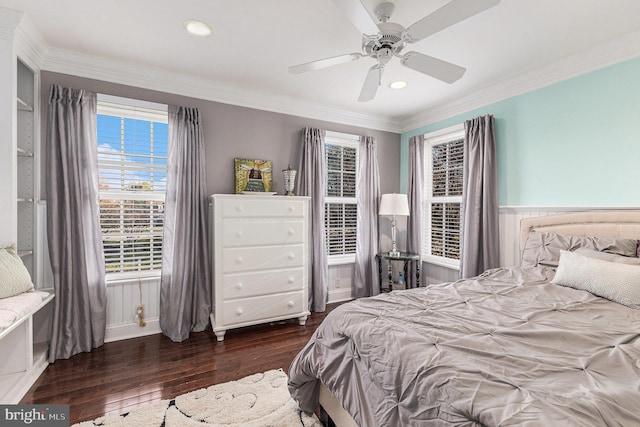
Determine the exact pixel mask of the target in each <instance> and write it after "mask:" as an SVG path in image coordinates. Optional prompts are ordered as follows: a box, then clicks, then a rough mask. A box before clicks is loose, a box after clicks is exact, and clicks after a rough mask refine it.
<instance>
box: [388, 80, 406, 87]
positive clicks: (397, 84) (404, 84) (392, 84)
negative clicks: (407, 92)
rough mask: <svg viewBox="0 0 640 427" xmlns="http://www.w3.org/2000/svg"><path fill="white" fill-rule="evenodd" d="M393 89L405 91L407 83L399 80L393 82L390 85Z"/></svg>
mask: <svg viewBox="0 0 640 427" xmlns="http://www.w3.org/2000/svg"><path fill="white" fill-rule="evenodd" d="M389 87H390V88H391V89H403V88H405V87H407V82H403V81H402V80H398V81H397V82H393V83H391V84H390V85H389Z"/></svg>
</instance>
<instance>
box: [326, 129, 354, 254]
mask: <svg viewBox="0 0 640 427" xmlns="http://www.w3.org/2000/svg"><path fill="white" fill-rule="evenodd" d="M325 161H326V166H327V185H326V188H327V189H326V197H325V216H324V220H325V233H326V245H327V254H328V256H329V257H333V258H334V259H337V258H338V257H341V256H345V255H347V256H353V255H354V254H355V252H356V230H357V227H356V225H357V221H358V209H357V200H356V191H357V188H356V187H357V186H356V178H357V165H358V137H357V136H356V135H328V136H327V137H326V139H325Z"/></svg>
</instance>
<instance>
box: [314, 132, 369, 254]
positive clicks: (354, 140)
mask: <svg viewBox="0 0 640 427" xmlns="http://www.w3.org/2000/svg"><path fill="white" fill-rule="evenodd" d="M324 144H325V146H326V145H327V144H331V145H341V146H343V147H348V148H355V150H356V194H358V176H357V174H358V168H359V167H360V136H359V135H354V134H350V133H342V132H333V131H327V133H326V134H325V140H324ZM327 203H355V204H356V205H357V203H358V200H357V197H328V196H325V198H324V204H325V205H326V204H327ZM323 220H324V218H323ZM325 233H326V231H325ZM325 238H326V234H325ZM355 262H356V254H355V253H353V254H345V255H328V254H327V264H328V265H343V264H355Z"/></svg>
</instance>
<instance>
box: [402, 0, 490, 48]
mask: <svg viewBox="0 0 640 427" xmlns="http://www.w3.org/2000/svg"><path fill="white" fill-rule="evenodd" d="M498 3H500V0H452V1H451V2H450V3H447V4H445V5H444V6H442V7H441V8H440V9H438V10H436V11H435V12H433V13H432V14H431V15H428V16H426V17H424V18H422V19H421V20H419V21H418V22H416V23H415V24H413V25H411V26H410V27H409V28H407V29H406V31H405V34H406V35H407V36H408V38H409V41H411V42H417V41H419V40H422V39H424V38H425V37H428V36H430V35H432V34H435V33H437V32H438V31H441V30H444V29H445V28H447V27H450V26H451V25H453V24H457V23H458V22H460V21H464V20H465V19H467V18H469V17H471V16H473V15H477V14H478V13H480V12H482V11H484V10H487V9H489V8H491V7H493V6H496V5H497V4H498Z"/></svg>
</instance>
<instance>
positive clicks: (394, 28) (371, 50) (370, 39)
mask: <svg viewBox="0 0 640 427" xmlns="http://www.w3.org/2000/svg"><path fill="white" fill-rule="evenodd" d="M378 28H379V29H380V36H379V37H378V36H367V35H365V36H363V37H362V51H363V52H364V54H365V55H372V54H373V55H374V56H375V53H376V52H378V51H379V50H380V49H389V50H391V51H392V52H393V53H396V54H397V53H400V51H401V50H402V49H403V48H404V47H405V46H406V42H405V41H404V40H403V39H402V33H403V32H404V30H405V28H404V27H403V26H402V25H400V24H396V23H393V22H382V23H380V24H378Z"/></svg>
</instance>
